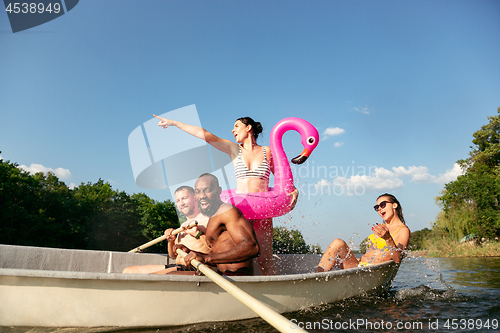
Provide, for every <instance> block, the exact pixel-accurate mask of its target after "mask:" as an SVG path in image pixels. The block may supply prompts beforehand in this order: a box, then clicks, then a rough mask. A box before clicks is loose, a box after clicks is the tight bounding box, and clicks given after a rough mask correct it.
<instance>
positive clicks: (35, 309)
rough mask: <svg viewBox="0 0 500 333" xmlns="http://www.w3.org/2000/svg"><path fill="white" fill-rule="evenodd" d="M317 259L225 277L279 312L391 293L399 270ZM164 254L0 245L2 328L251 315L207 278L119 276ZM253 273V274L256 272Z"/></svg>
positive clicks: (281, 260) (298, 258) (283, 261)
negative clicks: (341, 266) (320, 267)
mask: <svg viewBox="0 0 500 333" xmlns="http://www.w3.org/2000/svg"><path fill="white" fill-rule="evenodd" d="M319 259H320V255H315V254H305V255H277V256H275V258H274V260H275V265H276V268H277V270H278V273H279V275H275V276H235V277H226V278H227V279H228V280H230V281H231V282H232V283H234V284H235V285H236V286H237V287H239V288H241V289H242V290H244V291H245V292H247V293H248V294H250V295H251V296H253V297H254V298H256V299H258V300H260V301H261V302H263V303H265V304H266V305H268V306H269V307H271V308H272V309H274V310H275V311H277V312H279V313H288V312H293V311H297V310H301V309H306V308H310V307H314V306H319V305H321V304H326V303H334V302H338V301H341V300H344V299H347V298H350V297H355V296H360V295H365V294H369V293H374V292H382V291H383V290H385V289H387V288H388V287H390V284H391V283H392V281H393V279H394V277H395V276H396V273H397V270H398V267H399V265H398V264H396V263H394V262H393V261H388V262H385V263H382V264H377V265H373V266H367V267H358V268H351V269H345V270H336V271H330V272H321V273H315V272H314V270H315V267H316V266H317V264H318V262H319ZM172 262H173V260H172V259H170V258H169V257H168V256H166V255H161V254H147V253H128V252H125V253H124V252H110V251H88V250H68V249H56V248H42V247H28V246H16V245H0V325H1V326H4V327H16V326H23V327H130V328H132V327H134V328H137V327H152V326H155V327H168V326H180V325H188V324H195V323H201V322H215V321H233V320H242V319H248V318H254V317H257V315H256V314H255V313H254V312H253V311H251V310H250V309H248V308H247V307H246V306H245V305H243V304H242V303H241V302H239V301H238V300H236V299H235V298H234V297H232V296H231V295H230V294H228V293H227V292H226V291H224V290H223V289H221V288H220V287H219V286H218V285H216V284H215V283H213V282H212V281H211V280H210V279H209V278H207V277H206V276H186V275H149V274H122V273H121V272H122V270H123V269H124V268H125V267H127V266H131V265H143V264H159V265H163V264H165V265H168V264H170V263H172ZM257 271H258V269H257Z"/></svg>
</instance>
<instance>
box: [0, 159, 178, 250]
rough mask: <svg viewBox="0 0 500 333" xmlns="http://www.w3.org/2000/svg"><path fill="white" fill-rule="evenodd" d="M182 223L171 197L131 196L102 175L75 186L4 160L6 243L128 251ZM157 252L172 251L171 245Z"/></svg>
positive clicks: (0, 209) (1, 202)
mask: <svg viewBox="0 0 500 333" xmlns="http://www.w3.org/2000/svg"><path fill="white" fill-rule="evenodd" d="M178 226H179V220H178V217H177V213H176V209H175V207H174V205H173V203H172V202H171V201H170V200H166V201H162V202H158V201H155V200H152V199H151V198H149V197H148V196H147V195H145V194H143V193H139V194H133V195H129V194H127V193H125V192H123V191H117V190H114V189H113V188H112V187H111V185H110V184H109V183H108V182H104V181H103V180H102V179H99V180H98V181H97V182H96V183H87V184H84V183H82V184H81V185H80V186H78V187H75V188H74V189H70V188H68V186H67V185H66V184H65V183H64V182H62V181H60V180H59V179H58V177H57V176H56V175H54V174H53V173H48V174H43V173H41V172H39V173H36V174H34V175H31V174H29V173H28V172H26V171H24V170H22V169H19V165H18V164H16V163H11V162H10V161H5V160H1V161H0V243H3V244H13V245H29V246H43V247H58V248H67V249H84V250H114V251H128V250H130V249H132V248H134V247H136V246H139V245H141V244H143V243H145V242H147V241H149V240H151V239H154V238H156V237H159V236H161V235H162V233H163V231H164V230H165V229H167V228H175V227H178ZM151 250H154V251H159V252H166V251H167V248H166V244H162V243H159V244H158V245H155V248H152V249H151Z"/></svg>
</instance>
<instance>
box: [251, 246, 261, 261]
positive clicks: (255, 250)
mask: <svg viewBox="0 0 500 333" xmlns="http://www.w3.org/2000/svg"><path fill="white" fill-rule="evenodd" d="M251 252H252V258H256V257H258V256H259V255H260V246H259V243H257V242H255V243H254V246H253V247H252V251H251Z"/></svg>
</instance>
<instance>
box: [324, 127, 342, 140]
mask: <svg viewBox="0 0 500 333" xmlns="http://www.w3.org/2000/svg"><path fill="white" fill-rule="evenodd" d="M343 133H345V130H344V129H343V128H340V127H328V128H327V129H326V130H325V131H324V132H323V138H321V140H322V141H323V140H326V139H328V137H330V136H335V135H340V134H343Z"/></svg>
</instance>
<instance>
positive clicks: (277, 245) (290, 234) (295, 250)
mask: <svg viewBox="0 0 500 333" xmlns="http://www.w3.org/2000/svg"><path fill="white" fill-rule="evenodd" d="M273 231H274V232H273V253H276V254H307V253H322V251H321V247H319V245H312V246H311V245H307V244H306V242H305V240H304V237H303V236H302V234H301V232H300V231H298V230H294V229H287V228H285V227H275V228H274V230H273Z"/></svg>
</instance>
